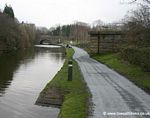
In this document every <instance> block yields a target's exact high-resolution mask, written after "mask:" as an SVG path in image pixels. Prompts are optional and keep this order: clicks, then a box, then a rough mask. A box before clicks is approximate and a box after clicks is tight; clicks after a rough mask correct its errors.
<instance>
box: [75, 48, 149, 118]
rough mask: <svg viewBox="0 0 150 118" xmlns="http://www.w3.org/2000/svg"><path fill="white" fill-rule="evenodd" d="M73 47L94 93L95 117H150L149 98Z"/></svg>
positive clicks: (122, 78) (128, 82)
mask: <svg viewBox="0 0 150 118" xmlns="http://www.w3.org/2000/svg"><path fill="white" fill-rule="evenodd" d="M73 48H74V50H75V54H74V59H75V60H76V61H77V62H78V64H79V66H80V68H81V71H82V73H83V77H84V79H85V81H86V83H87V86H88V87H89V89H90V91H91V93H92V102H93V104H94V106H93V116H92V118H150V95H148V94H147V93H145V92H144V91H143V90H141V89H140V88H138V87H137V86H136V85H134V84H133V83H132V82H130V81H129V80H128V79H127V78H125V77H123V76H122V75H120V74H118V73H117V72H115V71H113V70H112V69H110V68H108V67H107V66H105V65H103V64H101V63H99V62H97V61H96V60H94V59H92V58H90V57H89V55H88V54H87V52H85V51H84V50H82V49H80V48H77V47H73ZM140 113H141V116H140ZM148 113H149V115H148ZM144 114H145V115H144Z"/></svg>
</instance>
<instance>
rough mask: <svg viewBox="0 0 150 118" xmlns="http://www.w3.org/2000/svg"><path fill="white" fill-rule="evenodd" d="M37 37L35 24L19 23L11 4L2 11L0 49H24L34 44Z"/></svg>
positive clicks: (0, 14) (0, 13)
mask: <svg viewBox="0 0 150 118" xmlns="http://www.w3.org/2000/svg"><path fill="white" fill-rule="evenodd" d="M35 37H36V27H35V25H34V24H26V23H19V21H18V20H17V18H15V14H14V11H13V9H12V7H11V6H8V5H5V8H4V10H3V12H0V51H1V52H3V51H12V50H17V49H24V48H27V47H30V46H32V45H33V43H34V40H35Z"/></svg>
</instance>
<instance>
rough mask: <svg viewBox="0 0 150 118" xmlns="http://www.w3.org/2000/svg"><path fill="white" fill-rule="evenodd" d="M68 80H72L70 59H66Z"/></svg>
mask: <svg viewBox="0 0 150 118" xmlns="http://www.w3.org/2000/svg"><path fill="white" fill-rule="evenodd" d="M68 81H72V60H69V61H68Z"/></svg>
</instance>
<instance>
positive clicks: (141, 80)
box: [92, 53, 150, 92]
mask: <svg viewBox="0 0 150 118" xmlns="http://www.w3.org/2000/svg"><path fill="white" fill-rule="evenodd" d="M92 57H93V58H94V59H96V60H98V61H100V62H102V63H104V64H106V65H108V66H109V67H111V68H113V69H114V70H116V71H117V72H119V73H121V74H123V75H124V76H126V77H127V78H128V79H129V80H131V81H133V82H134V83H135V84H136V85H138V86H139V87H141V88H143V89H145V90H147V91H149V92H150V72H145V71H144V70H143V69H142V68H140V67H138V66H136V65H133V64H129V63H128V62H125V61H123V60H122V59H121V58H120V57H119V54H118V53H114V54H103V55H93V56H92Z"/></svg>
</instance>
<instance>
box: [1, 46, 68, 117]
mask: <svg viewBox="0 0 150 118" xmlns="http://www.w3.org/2000/svg"><path fill="white" fill-rule="evenodd" d="M64 58H65V57H64V49H63V48H61V47H57V46H54V47H53V46H44V45H43V46H36V47H35V48H33V49H30V50H25V51H18V52H12V53H7V54H3V55H1V56H0V118H56V117H57V115H58V112H59V109H58V108H53V107H42V106H37V105H35V102H36V100H37V98H38V96H39V93H40V92H41V91H42V89H43V88H44V87H45V85H46V84H47V83H48V82H49V81H50V80H51V79H52V78H53V77H54V76H55V74H56V73H57V72H58V70H60V68H61V67H62V65H63V62H64Z"/></svg>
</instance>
